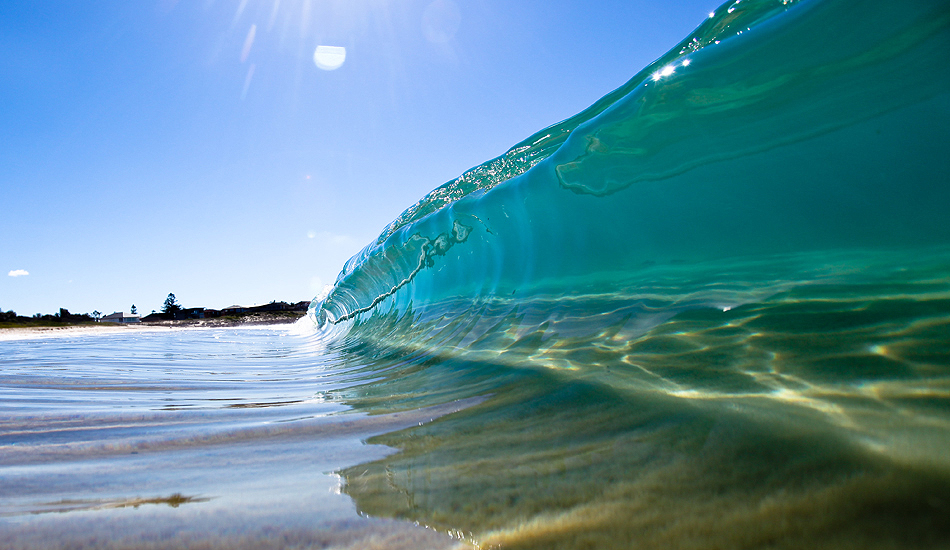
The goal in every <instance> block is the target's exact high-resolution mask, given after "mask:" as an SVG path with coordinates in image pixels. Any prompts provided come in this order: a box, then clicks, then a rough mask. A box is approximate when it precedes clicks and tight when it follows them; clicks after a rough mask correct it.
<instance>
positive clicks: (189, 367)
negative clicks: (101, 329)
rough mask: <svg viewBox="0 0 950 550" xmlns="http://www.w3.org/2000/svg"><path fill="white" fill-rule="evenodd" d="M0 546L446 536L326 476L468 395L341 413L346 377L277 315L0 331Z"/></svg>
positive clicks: (332, 542) (223, 544)
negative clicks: (331, 396) (381, 511)
mask: <svg viewBox="0 0 950 550" xmlns="http://www.w3.org/2000/svg"><path fill="white" fill-rule="evenodd" d="M0 345H2V347H3V353H2V354H0V395H2V397H0V547H2V548H15V549H46V548H63V547H76V548H116V549H119V548H122V549H125V548H129V549H131V548H136V549H141V548H170V547H175V548H189V547H191V548H284V547H287V546H288V545H291V546H292V545H295V544H296V545H299V546H300V547H317V548H323V547H327V546H332V547H337V548H347V547H352V548H364V547H372V546H373V545H376V546H378V547H381V548H406V549H409V548H452V547H456V546H457V544H458V543H457V541H455V540H454V539H452V538H450V537H446V536H444V535H441V534H437V533H435V532H433V531H431V530H428V529H424V528H420V527H417V526H415V525H412V524H405V523H399V522H393V521H388V520H382V519H378V520H377V519H370V518H361V517H360V516H359V515H358V514H357V513H356V510H355V508H354V507H353V504H352V502H351V501H350V500H349V499H348V498H347V497H346V496H345V495H341V494H340V479H339V477H338V476H336V475H332V474H331V472H333V471H334V470H336V469H339V468H341V467H342V466H344V465H349V464H355V463H358V462H360V461H362V460H371V459H378V458H381V457H383V456H384V455H385V454H386V453H387V452H389V451H388V450H387V449H385V448H383V447H380V446H376V445H365V444H363V443H362V442H361V441H362V440H363V439H366V438H368V437H370V436H372V435H375V434H380V433H384V432H387V431H391V430H394V429H404V428H406V427H408V426H418V425H420V424H425V423H427V422H430V421H431V420H432V419H435V418H438V417H439V416H441V415H444V414H447V413H451V412H453V411H457V410H459V409H460V408H463V407H465V406H467V405H469V404H471V403H474V402H477V400H476V401H473V402H469V403H466V402H451V403H446V404H444V405H442V406H436V407H430V408H425V409H419V410H416V411H411V412H401V413H395V414H381V415H375V416H372V417H368V416H366V415H363V414H358V413H357V414H345V411H347V410H348V408H347V407H346V406H345V405H343V404H340V403H332V402H329V401H328V400H327V399H326V398H325V396H324V395H325V392H326V391H327V390H329V389H340V388H344V387H347V386H348V385H351V384H352V381H351V378H352V376H351V375H349V374H347V373H346V372H344V368H343V365H342V364H341V363H340V362H339V361H337V360H335V359H334V357H333V355H332V354H329V353H324V352H323V347H322V344H321V343H320V342H319V341H318V340H316V339H314V338H308V337H306V336H302V335H295V334H293V333H291V331H289V330H288V329H287V327H277V328H267V329H228V330H213V329H197V330H181V331H161V332H147V331H129V332H126V333H123V334H121V335H111V334H102V335H94V334H93V335H86V336H79V337H69V336H65V337H59V338H43V339H37V340H20V341H7V342H3V343H2V344H0Z"/></svg>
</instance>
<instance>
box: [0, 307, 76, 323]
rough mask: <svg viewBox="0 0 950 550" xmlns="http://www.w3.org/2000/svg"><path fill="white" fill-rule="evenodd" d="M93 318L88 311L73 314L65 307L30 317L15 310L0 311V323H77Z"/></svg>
mask: <svg viewBox="0 0 950 550" xmlns="http://www.w3.org/2000/svg"><path fill="white" fill-rule="evenodd" d="M94 321H95V319H93V317H92V316H91V315H89V314H88V313H81V314H78V315H77V314H73V313H70V312H69V310H68V309H66V308H62V307H61V308H59V313H54V314H52V315H50V314H46V315H42V314H39V313H37V314H36V315H33V316H32V317H24V316H22V315H17V314H16V312H15V311H12V310H11V311H0V323H4V324H19V325H37V324H42V325H66V324H70V325H74V324H77V323H92V322H94Z"/></svg>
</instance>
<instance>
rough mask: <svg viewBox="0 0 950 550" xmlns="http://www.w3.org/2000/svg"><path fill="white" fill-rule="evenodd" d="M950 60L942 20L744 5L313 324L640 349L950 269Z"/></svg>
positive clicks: (935, 4) (401, 220)
mask: <svg viewBox="0 0 950 550" xmlns="http://www.w3.org/2000/svg"><path fill="white" fill-rule="evenodd" d="M947 51H950V5H948V4H947V3H946V2H945V1H942V0H913V1H909V2H900V3H898V2H886V1H877V0H875V1H867V0H862V1H858V0H800V1H788V0H785V1H783V0H757V1H756V0H741V1H732V2H727V3H726V4H723V5H722V6H721V7H720V8H718V9H717V10H715V12H714V13H713V14H711V15H710V17H709V18H708V19H706V20H705V21H703V23H702V24H701V25H700V26H699V27H698V28H697V29H696V30H695V31H694V32H693V33H692V34H691V35H690V36H688V37H687V38H686V39H684V40H683V41H682V42H680V43H679V44H677V45H676V46H675V47H674V48H673V49H671V50H670V51H669V52H668V53H667V54H666V55H664V56H663V57H661V58H660V59H658V60H657V61H655V62H654V63H653V64H651V65H650V66H648V67H646V68H645V69H644V70H642V71H640V72H639V73H637V74H636V75H635V76H634V77H633V78H631V79H630V80H629V81H628V82H627V83H626V84H625V85H624V86H622V87H620V88H618V89H617V90H615V91H613V92H611V93H609V94H608V95H606V96H604V97H603V98H602V99H600V100H599V101H597V102H596V103H595V104H594V105H592V106H591V107H589V108H588V109H586V110H584V111H583V112H581V113H579V114H578V115H576V116H574V117H571V118H570V119H568V120H565V121H563V122H561V123H558V124H555V125H553V126H551V127H549V128H546V129H544V130H541V131H540V132H537V133H536V134H534V135H532V136H530V137H529V138H527V139H526V140H524V141H522V142H521V143H519V144H517V145H515V146H514V147H512V148H511V149H510V150H508V151H507V152H506V153H505V154H503V155H501V156H499V157H498V158H495V159H492V160H490V161H488V162H485V163H483V164H481V165H479V166H477V167H475V168H473V169H471V170H469V171H467V172H465V173H464V174H462V175H461V176H460V177H459V178H457V179H455V180H453V181H451V182H448V183H446V184H444V185H442V186H441V187H438V188H437V189H435V190H434V191H432V192H431V193H430V194H429V195H427V196H426V197H424V198H423V199H422V200H420V201H419V202H418V203H416V204H415V205H413V206H412V207H410V208H409V209H407V210H406V211H405V212H404V213H403V214H402V215H401V216H399V217H398V218H397V219H396V220H394V221H393V222H392V223H391V224H390V225H389V226H388V227H386V228H385V230H384V231H383V232H382V234H381V235H380V236H379V238H378V239H377V240H376V241H374V242H372V243H370V244H369V245H368V246H367V247H366V248H364V249H363V250H362V251H361V252H360V253H359V254H357V255H356V256H354V257H353V258H351V259H350V260H349V261H348V262H347V263H346V265H345V266H344V268H343V271H342V272H341V273H340V275H339V277H338V278H337V280H336V283H335V285H334V286H333V288H332V290H331V291H330V292H329V294H328V295H326V296H325V297H323V298H322V299H315V300H314V301H313V303H312V304H311V307H310V316H311V318H312V319H313V321H314V323H315V325H317V326H319V327H323V328H324V330H329V328H330V327H333V326H336V328H335V329H333V331H334V332H336V330H337V329H339V328H343V327H348V328H347V330H357V331H358V332H359V333H360V336H361V337H364V338H365V337H369V336H373V337H378V338H390V339H392V338H394V334H396V333H398V336H399V337H400V338H404V339H405V338H409V339H417V338H422V337H423V336H420V335H419V334H418V331H415V330H413V329H411V327H412V325H413V324H415V325H416V326H421V324H422V323H423V322H429V321H433V320H434V321H435V322H436V325H438V322H437V321H438V320H439V319H447V318H451V319H453V322H455V323H460V321H459V320H460V319H461V318H464V319H470V320H471V321H470V322H468V323H467V324H466V323H461V324H458V325H457V327H456V329H455V330H459V331H464V332H465V334H466V337H465V338H464V339H463V341H462V343H463V344H466V345H470V344H471V343H473V342H477V341H478V339H479V335H480V334H483V333H484V331H487V330H490V327H491V323H486V322H480V321H478V319H485V318H494V319H498V318H501V317H505V316H510V314H511V312H512V311H521V312H525V313H524V314H523V315H520V316H518V319H519V323H522V324H523V325H524V326H540V325H542V324H544V323H555V324H557V327H558V333H559V334H564V333H565V331H567V332H571V331H581V332H587V333H591V334H593V333H597V332H598V331H603V330H604V329H605V327H616V326H618V323H620V324H621V325H622V326H624V327H627V329H625V330H629V331H633V332H637V331H640V332H642V331H644V330H648V329H649V328H650V327H653V326H656V325H657V324H659V323H662V322H663V321H664V320H666V319H669V318H671V317H672V316H673V315H675V314H676V313H677V312H681V311H683V310H686V309H693V308H698V307H716V308H720V309H723V310H728V309H730V308H733V307H735V306H737V305H740V304H743V303H748V302H751V301H756V300H760V299H762V298H763V297H765V296H769V295H772V294H774V293H776V292H778V291H780V290H782V289H787V288H791V287H794V286H797V285H802V284H814V283H819V282H835V283H839V282H841V281H842V280H849V281H857V280H859V279H860V278H861V277H870V278H873V277H874V276H876V275H875V273H877V272H874V271H873V269H872V268H871V266H877V267H876V268H875V269H877V268H882V266H892V262H893V260H890V259H887V258H891V257H892V256H889V254H896V255H897V256H893V257H898V256H899V257H900V258H902V261H907V258H908V257H923V256H924V255H926V257H927V258H929V259H930V260H929V261H931V262H932V263H933V265H935V266H946V265H950V263H948V262H947V255H946V254H945V253H944V252H943V248H942V247H944V246H946V245H947V244H948V243H950V217H948V216H947V215H946V205H947V204H950V185H948V175H950V157H948V155H946V153H945V149H946V144H947V143H950V70H948V69H947V64H946V63H945V61H946V53H945V52H947ZM552 93H556V92H552ZM917 249H925V250H927V252H925V253H922V255H917V256H915V255H914V253H909V252H908V251H909V250H917ZM908 254H910V256H908ZM869 270H871V272H869ZM938 271H939V270H938ZM528 312H530V313H528ZM407 319H408V320H409V321H411V322H409V323H408V324H407V323H406V322H405V320H407ZM463 325H464V327H465V328H464V329H463V328H461V327H462V326H463ZM483 325H484V327H485V328H483V329H479V328H477V327H479V326H483ZM427 326H429V325H427ZM387 327H388V328H387ZM396 327H404V328H399V329H398V330H397V328H396ZM432 330H434V329H432ZM394 331H395V332H394ZM394 341H395V340H394ZM430 344H431V342H430Z"/></svg>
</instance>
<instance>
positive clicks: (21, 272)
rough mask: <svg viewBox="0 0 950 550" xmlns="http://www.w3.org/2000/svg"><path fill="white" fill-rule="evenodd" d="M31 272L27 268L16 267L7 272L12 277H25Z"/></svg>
mask: <svg viewBox="0 0 950 550" xmlns="http://www.w3.org/2000/svg"><path fill="white" fill-rule="evenodd" d="M29 274H30V272H29V271H27V270H25V269H14V270H13V271H11V272H9V273H7V275H9V276H11V277H24V276H26V275H29Z"/></svg>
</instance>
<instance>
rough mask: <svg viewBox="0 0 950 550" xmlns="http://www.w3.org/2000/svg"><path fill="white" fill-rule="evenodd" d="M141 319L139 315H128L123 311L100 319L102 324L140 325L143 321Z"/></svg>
mask: <svg viewBox="0 0 950 550" xmlns="http://www.w3.org/2000/svg"><path fill="white" fill-rule="evenodd" d="M141 319H142V318H141V317H140V316H139V314H137V313H130V314H128V315H126V314H125V313H123V312H121V311H117V312H115V313H112V314H109V315H103V316H102V317H100V318H99V322H100V323H138V322H139V321H141Z"/></svg>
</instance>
